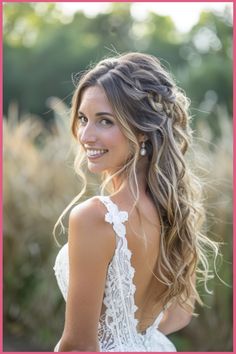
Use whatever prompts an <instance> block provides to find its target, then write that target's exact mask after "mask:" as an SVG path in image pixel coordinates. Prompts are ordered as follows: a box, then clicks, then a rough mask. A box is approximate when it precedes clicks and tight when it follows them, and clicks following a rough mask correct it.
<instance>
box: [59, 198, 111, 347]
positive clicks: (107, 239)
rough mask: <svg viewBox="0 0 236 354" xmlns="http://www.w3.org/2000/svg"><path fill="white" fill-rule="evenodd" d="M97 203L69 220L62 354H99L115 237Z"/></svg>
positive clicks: (73, 213) (81, 207) (88, 204)
mask: <svg viewBox="0 0 236 354" xmlns="http://www.w3.org/2000/svg"><path fill="white" fill-rule="evenodd" d="M109 226H110V225H108V224H107V223H104V209H103V206H102V205H101V203H100V202H99V201H98V200H96V199H90V200H89V201H87V202H85V203H82V204H80V205H79V206H76V207H75V208H74V209H73V210H72V211H71V214H70V218H69V236H68V245H69V287H68V296H67V303H66V315H65V326H64V331H63V335H62V338H61V342H60V346H59V351H62V352H65V351H90V352H97V351H99V343H98V336H97V333H98V322H99V317H100V312H101V307H102V300H103V294H104V287H105V281H106V272H107V267H108V264H109V262H110V259H111V257H112V255H113V252H114V249H115V239H114V233H113V230H112V228H111V227H109Z"/></svg>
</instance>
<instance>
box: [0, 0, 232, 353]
mask: <svg viewBox="0 0 236 354" xmlns="http://www.w3.org/2000/svg"><path fill="white" fill-rule="evenodd" d="M130 7H131V4H129V3H111V7H110V11H109V12H108V13H101V14H99V15H97V16H96V17H94V18H87V17H86V16H85V15H84V14H83V13H82V12H77V13H75V15H74V16H72V17H71V18H69V17H66V16H65V15H64V14H63V13H62V12H61V11H60V10H59V9H58V8H57V5H56V4H55V3H7V4H6V3H5V4H4V10H3V14H4V23H3V27H4V42H3V48H4V55H3V61H4V82H3V83H4V115H5V118H4V132H3V133H4V155H3V156H4V170H3V173H4V196H3V197H4V226H3V232H4V289H3V291H4V331H5V335H6V337H5V346H6V338H8V337H9V336H11V338H12V336H13V338H16V339H19V338H24V343H25V348H24V346H23V349H24V351H27V348H28V346H29V343H31V348H32V346H33V347H34V348H35V350H37V351H40V350H52V348H53V346H54V345H55V343H56V342H57V340H58V339H59V336H60V334H61V331H62V328H63V317H64V301H63V299H62V297H61V295H60V293H59V290H58V288H57V285H56V281H55V279H54V275H53V271H52V267H53V263H54V259H55V256H56V253H57V252H58V249H57V247H56V246H55V241H54V239H53V237H52V236H51V232H52V228H53V225H54V223H55V221H56V219H57V217H58V215H59V214H60V213H61V211H62V210H63V209H64V207H65V206H66V205H67V204H68V203H69V201H70V200H71V199H72V198H73V197H74V196H75V195H76V194H77V193H78V191H79V189H80V182H79V181H78V180H77V178H76V176H75V174H74V172H73V148H74V147H73V146H72V145H71V137H70V132H69V105H70V101H71V95H72V92H73V89H74V87H73V84H72V80H71V75H76V77H79V75H80V74H79V73H81V72H82V71H83V70H85V69H86V68H87V67H88V65H89V64H91V63H93V62H96V61H98V60H100V59H101V58H102V57H104V56H107V55H113V54H114V52H116V51H118V52H127V51H140V52H142V51H143V52H147V53H150V54H153V55H156V56H157V57H159V58H161V60H162V63H163V64H164V65H165V66H166V67H167V68H168V69H170V70H171V71H172V72H173V73H174V75H175V77H176V79H177V82H178V84H179V85H180V86H181V87H183V88H184V89H185V91H186V92H187V95H188V96H189V97H190V98H191V101H192V106H191V107H192V108H191V109H192V111H191V113H192V116H193V128H194V130H195V136H196V146H194V150H195V151H197V152H198V155H199V157H200V158H199V165H198V166H199V173H201V174H202V178H203V179H204V180H206V194H207V200H206V207H207V211H208V234H209V237H214V238H215V237H217V239H220V240H222V241H223V242H224V245H223V246H222V253H223V262H222V265H221V268H220V271H219V276H220V277H221V278H223V280H224V281H225V282H227V283H228V284H231V283H232V266H231V263H232V197H231V195H232V20H231V14H230V9H229V8H228V7H227V6H226V7H225V10H224V11H223V12H218V13H215V12H212V11H211V12H202V14H201V16H200V19H199V22H198V23H197V24H196V25H195V26H194V27H193V28H192V29H191V30H190V31H189V32H188V33H184V34H183V33H180V32H178V31H177V29H176V28H175V25H174V22H173V21H172V19H171V17H165V16H159V15H157V14H156V13H149V15H148V17H147V18H146V19H145V20H142V21H140V20H138V19H136V18H134V17H133V16H132V12H131V10H130ZM48 128H50V129H48ZM190 159H191V154H190ZM202 168H203V170H205V171H208V172H207V173H206V172H204V173H203V172H202V171H203V170H202ZM207 181H210V183H208V182H207ZM93 183H94V184H93ZM95 191H96V180H95V181H94V180H91V184H90V187H89V188H88V192H87V196H90V195H92V194H93V193H94V192H95ZM85 197H86V196H85ZM63 242H65V239H64V240H63ZM210 287H211V288H212V289H213V290H214V296H206V295H204V293H203V289H201V288H200V291H201V292H202V293H203V299H204V301H205V302H206V304H207V305H208V307H209V308H208V307H203V308H197V312H198V313H199V314H200V316H199V317H198V318H194V319H193V321H192V323H191V324H190V325H189V326H188V327H187V328H186V329H184V330H182V331H180V332H179V333H176V334H174V335H172V336H171V339H172V340H173V341H174V343H175V344H176V346H177V350H178V351H230V350H232V289H231V288H230V287H229V286H226V285H224V284H223V283H222V282H221V281H220V280H219V279H217V278H216V280H215V281H214V282H211V284H210ZM26 343H27V344H26ZM23 349H22V350H23Z"/></svg>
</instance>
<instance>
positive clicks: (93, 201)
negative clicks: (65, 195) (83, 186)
mask: <svg viewBox="0 0 236 354" xmlns="http://www.w3.org/2000/svg"><path fill="white" fill-rule="evenodd" d="M104 211H105V206H104V205H103V204H102V203H101V201H100V200H99V198H98V197H92V198H89V199H87V200H85V201H84V202H82V203H80V204H78V205H76V206H74V207H73V208H72V210H71V212H70V219H71V221H73V222H78V221H79V222H86V221H87V220H88V219H89V221H93V222H99V221H102V220H103V221H104Z"/></svg>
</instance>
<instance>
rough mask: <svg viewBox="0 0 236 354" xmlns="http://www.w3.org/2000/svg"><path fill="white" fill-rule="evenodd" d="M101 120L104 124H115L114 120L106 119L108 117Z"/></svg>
mask: <svg viewBox="0 0 236 354" xmlns="http://www.w3.org/2000/svg"><path fill="white" fill-rule="evenodd" d="M100 122H101V124H102V125H112V124H113V122H112V121H111V120H110V119H106V118H103V119H101V121H100Z"/></svg>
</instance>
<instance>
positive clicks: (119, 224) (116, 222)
mask: <svg viewBox="0 0 236 354" xmlns="http://www.w3.org/2000/svg"><path fill="white" fill-rule="evenodd" d="M99 199H100V200H101V202H102V203H103V204H104V205H105V206H106V208H107V211H108V212H107V213H106V214H105V221H106V222H108V223H109V224H112V226H113V229H114V231H115V233H116V235H117V236H119V237H120V238H124V237H125V236H126V227H125V225H124V222H125V221H127V220H128V212H127V211H119V209H118V207H117V205H116V204H115V203H114V202H113V201H112V200H111V199H110V197H108V196H99Z"/></svg>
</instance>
